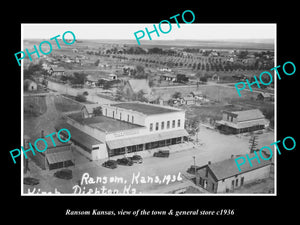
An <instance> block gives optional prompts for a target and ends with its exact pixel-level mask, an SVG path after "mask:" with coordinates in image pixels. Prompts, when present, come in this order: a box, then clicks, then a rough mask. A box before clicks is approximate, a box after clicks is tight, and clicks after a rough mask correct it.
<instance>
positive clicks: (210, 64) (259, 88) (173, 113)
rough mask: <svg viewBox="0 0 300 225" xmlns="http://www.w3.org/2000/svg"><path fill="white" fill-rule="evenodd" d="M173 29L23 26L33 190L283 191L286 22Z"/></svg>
mask: <svg viewBox="0 0 300 225" xmlns="http://www.w3.org/2000/svg"><path fill="white" fill-rule="evenodd" d="M163 25H166V26H169V28H168V27H164V28H162V27H159V28H158V27H156V26H155V27H154V26H153V24H110V25H109V24H22V41H23V42H22V43H23V49H26V51H25V54H23V53H20V56H19V58H21V56H22V55H26V56H25V57H24V59H19V61H20V62H21V64H22V68H23V70H22V71H23V111H22V113H23V140H24V149H30V147H31V148H32V149H33V150H32V151H31V150H29V151H27V152H26V153H25V154H26V156H25V154H24V156H23V157H22V162H23V166H22V171H21V172H22V174H23V183H22V192H23V194H24V195H35V194H42V195H43V194H45V195H49V194H50V195H51V194H54V195H60V194H74V195H78V194H79V195H81V194H83V195H86V194H88V195H106V194H109V195H115V194H117V195H181V194H187V195H215V194H217V195H219V194H221V195H249V194H260V195H273V194H276V163H275V161H274V157H275V156H276V154H275V153H274V154H273V152H272V151H271V152H270V151H268V149H263V150H262V151H259V150H260V149H261V148H262V147H263V146H270V144H271V143H273V142H274V140H275V138H274V137H275V134H276V130H275V129H274V123H275V121H276V120H275V108H276V101H275V99H276V98H275V94H276V90H275V88H274V82H276V77H275V78H274V80H273V77H274V70H273V71H270V68H273V67H275V63H276V62H275V60H276V24H192V23H191V24H181V25H180V28H178V27H177V25H176V23H175V24H174V23H172V24H169V25H168V23H166V24H163ZM144 27H146V28H147V27H148V28H149V29H150V28H151V27H153V29H154V28H155V29H156V30H154V32H152V33H151V32H150V31H149V29H148V31H143V29H144ZM160 28H161V30H162V31H164V30H167V29H171V32H172V33H171V32H170V34H168V35H170V36H168V35H164V36H163V37H162V35H161V36H158V35H157V33H156V32H160ZM138 30H142V31H139V32H140V33H142V32H144V33H147V32H148V35H149V37H151V38H152V40H147V38H144V39H145V40H142V39H141V40H140V44H139V42H137V41H138V39H136V40H135V39H132V38H131V39H129V38H130V37H131V36H133V34H134V33H135V31H138ZM87 31H89V32H87ZM137 36H138V35H137ZM53 37H54V38H53ZM133 37H134V36H133ZM33 46H36V47H37V46H39V48H38V47H37V52H33V51H34V48H33ZM264 71H270V72H269V74H270V75H271V77H270V76H268V74H266V75H265V76H261V77H260V76H259V74H261V73H262V72H264ZM255 75H256V77H257V79H261V82H263V83H264V84H266V83H269V85H264V84H260V85H259V83H255V79H256V78H254V76H255ZM275 76H276V75H275ZM247 82H250V85H248V86H249V87H248V86H247V87H244V89H243V88H242V87H240V86H236V84H237V83H240V84H239V85H241V86H243V84H244V86H245V84H247ZM240 95H241V96H240ZM256 154H257V155H258V157H257V158H253V157H255V156H256ZM252 158H253V159H252Z"/></svg>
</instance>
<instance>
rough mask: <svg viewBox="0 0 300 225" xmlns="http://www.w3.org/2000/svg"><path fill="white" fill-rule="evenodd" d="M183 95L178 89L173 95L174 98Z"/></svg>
mask: <svg viewBox="0 0 300 225" xmlns="http://www.w3.org/2000/svg"><path fill="white" fill-rule="evenodd" d="M181 97H182V94H181V92H179V91H177V92H175V93H174V94H173V95H172V98H181Z"/></svg>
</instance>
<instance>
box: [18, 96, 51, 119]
mask: <svg viewBox="0 0 300 225" xmlns="http://www.w3.org/2000/svg"><path fill="white" fill-rule="evenodd" d="M46 110H47V105H46V100H45V96H24V114H25V115H28V116H39V115H42V114H43V113H45V112H46Z"/></svg>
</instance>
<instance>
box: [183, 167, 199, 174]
mask: <svg viewBox="0 0 300 225" xmlns="http://www.w3.org/2000/svg"><path fill="white" fill-rule="evenodd" d="M199 168H200V167H199V166H191V167H190V168H188V169H187V171H186V172H188V173H190V174H195V171H197V170H198V169H199Z"/></svg>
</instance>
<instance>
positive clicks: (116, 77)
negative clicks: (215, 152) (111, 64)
mask: <svg viewBox="0 0 300 225" xmlns="http://www.w3.org/2000/svg"><path fill="white" fill-rule="evenodd" d="M108 77H109V80H117V79H118V76H117V75H116V74H113V73H111V74H109V75H108Z"/></svg>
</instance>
